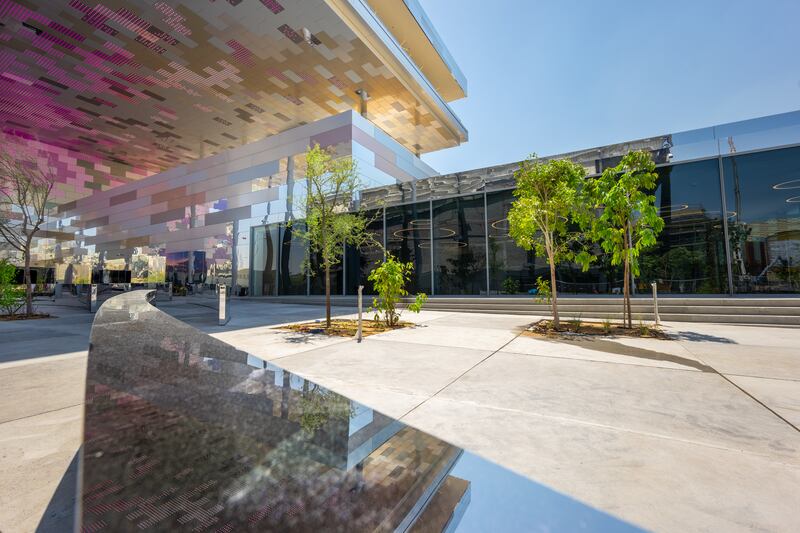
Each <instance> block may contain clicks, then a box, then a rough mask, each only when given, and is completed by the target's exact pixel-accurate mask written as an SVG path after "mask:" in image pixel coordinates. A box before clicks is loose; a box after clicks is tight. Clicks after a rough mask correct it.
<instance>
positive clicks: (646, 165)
mask: <svg viewBox="0 0 800 533" xmlns="http://www.w3.org/2000/svg"><path fill="white" fill-rule="evenodd" d="M655 168H656V165H655V163H654V162H653V159H652V157H650V153H649V152H646V151H643V150H642V151H634V152H629V153H628V154H627V155H625V157H623V158H622V161H621V162H620V163H619V165H617V166H616V167H613V168H608V169H606V170H605V171H604V172H603V174H602V175H601V176H600V177H599V178H597V179H596V180H593V181H591V182H589V184H590V186H589V187H588V188H587V193H588V194H587V196H588V200H589V202H591V205H593V206H595V207H596V208H597V210H598V214H597V215H596V216H595V217H594V218H592V219H591V221H590V227H589V233H590V236H591V238H592V240H594V241H595V242H598V243H599V244H600V246H601V247H602V248H603V250H604V251H605V252H606V253H608V254H610V255H611V264H612V265H619V264H620V263H622V264H623V265H624V277H625V279H624V281H623V319H624V322H626V324H627V327H629V328H630V327H633V322H632V318H631V293H630V281H631V274H633V275H634V276H637V275H639V254H640V253H641V251H642V250H644V249H646V248H648V247H650V246H653V245H654V244H656V237H657V236H658V234H659V233H661V230H662V229H664V220H663V219H662V218H661V217H660V216H658V209H657V208H656V206H655V200H656V197H655V196H654V195H652V194H650V192H651V191H653V190H654V189H655V188H656V180H657V179H658V174H656V173H655Z"/></svg>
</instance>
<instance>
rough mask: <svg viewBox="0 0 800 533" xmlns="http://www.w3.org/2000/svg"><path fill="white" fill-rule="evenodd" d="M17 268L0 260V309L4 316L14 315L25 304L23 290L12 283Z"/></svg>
mask: <svg viewBox="0 0 800 533" xmlns="http://www.w3.org/2000/svg"><path fill="white" fill-rule="evenodd" d="M16 274H17V267H15V266H14V265H12V264H11V263H9V262H8V261H6V260H5V259H0V309H1V310H2V311H3V314H5V315H14V314H15V313H16V312H17V311H19V309H20V308H21V307H22V306H23V305H24V303H25V289H24V287H22V286H20V285H16V284H15V283H14V278H15V277H16Z"/></svg>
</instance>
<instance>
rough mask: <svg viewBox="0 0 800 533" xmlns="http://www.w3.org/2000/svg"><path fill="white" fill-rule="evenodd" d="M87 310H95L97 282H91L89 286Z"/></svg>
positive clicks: (91, 311)
mask: <svg viewBox="0 0 800 533" xmlns="http://www.w3.org/2000/svg"><path fill="white" fill-rule="evenodd" d="M89 312H90V313H96V312H97V283H92V284H91V285H90V286H89Z"/></svg>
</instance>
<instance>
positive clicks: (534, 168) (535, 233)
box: [508, 154, 591, 326]
mask: <svg viewBox="0 0 800 533" xmlns="http://www.w3.org/2000/svg"><path fill="white" fill-rule="evenodd" d="M514 177H515V178H516V180H517V188H516V189H515V190H514V196H515V197H516V200H514V203H513V204H512V206H511V209H510V210H509V212H508V226H509V231H508V234H509V235H510V236H511V238H513V239H514V241H515V242H516V243H517V245H519V246H520V247H521V248H523V249H525V250H534V251H535V252H536V253H537V254H538V255H543V256H545V257H546V258H547V262H548V263H549V265H550V279H551V286H550V290H551V295H552V298H551V299H549V300H548V302H549V301H552V305H553V322H554V323H555V325H556V326H558V321H559V319H558V297H557V294H556V287H555V286H554V285H555V281H556V264H557V263H559V262H561V261H569V260H575V259H577V256H576V254H575V252H574V247H573V245H574V244H575V243H576V242H578V241H580V239H581V234H580V233H579V232H576V231H574V229H573V228H574V226H575V225H574V224H572V222H574V221H579V220H583V219H585V218H586V217H587V214H585V213H583V211H585V208H584V204H583V203H582V202H580V201H579V198H580V191H581V190H582V188H583V183H584V180H585V177H586V170H585V169H584V168H583V167H582V166H581V165H579V164H577V163H573V162H572V161H569V160H567V159H557V160H552V161H547V162H544V163H543V162H541V161H540V160H539V159H538V158H537V157H536V155H535V154H533V155H531V156H530V157H528V159H526V160H525V161H522V162H521V163H520V165H519V170H517V171H516V172H515V173H514ZM580 256H581V258H583V260H584V263H586V264H587V265H588V262H589V261H590V259H589V258H590V257H591V256H590V255H589V254H588V253H586V252H583V253H581V254H580ZM586 268H588V266H587V267H586ZM537 283H538V282H537Z"/></svg>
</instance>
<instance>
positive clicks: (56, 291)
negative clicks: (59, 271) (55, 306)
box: [53, 283, 64, 301]
mask: <svg viewBox="0 0 800 533" xmlns="http://www.w3.org/2000/svg"><path fill="white" fill-rule="evenodd" d="M63 292H64V284H63V283H56V286H55V287H53V301H55V299H56V298H61V295H62V294H63Z"/></svg>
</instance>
